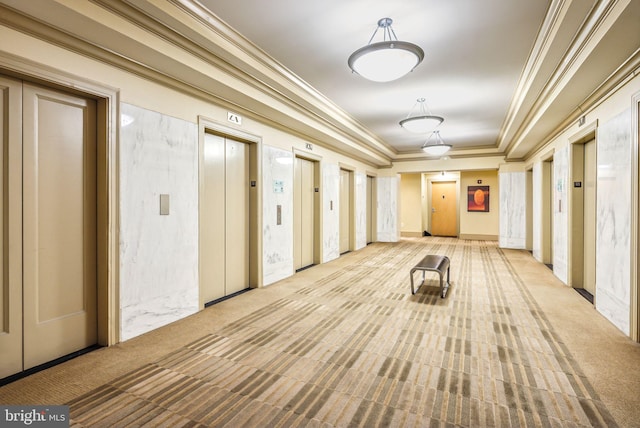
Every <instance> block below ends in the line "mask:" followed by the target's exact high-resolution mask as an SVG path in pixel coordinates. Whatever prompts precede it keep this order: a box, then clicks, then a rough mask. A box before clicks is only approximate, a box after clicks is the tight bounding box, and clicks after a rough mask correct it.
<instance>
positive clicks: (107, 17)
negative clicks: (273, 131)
mask: <svg viewBox="0 0 640 428" xmlns="http://www.w3.org/2000/svg"><path fill="white" fill-rule="evenodd" d="M44 3H46V7H45V5H44ZM178 3H180V4H181V5H184V4H187V3H191V4H196V3H195V2H186V1H180V2H178ZM141 5H142V6H147V7H148V8H149V9H150V10H152V11H156V8H157V7H159V5H160V6H162V7H163V8H169V9H168V11H170V12H171V16H173V19H174V20H177V19H180V20H181V22H183V24H182V25H183V26H185V27H190V28H196V29H199V31H200V32H199V33H192V34H190V37H186V36H185V35H183V34H181V33H180V32H179V31H176V29H174V28H171V27H168V26H167V25H166V24H165V23H163V22H161V21H158V20H157V19H155V18H154V17H153V16H150V15H149V14H148V13H147V11H146V9H145V11H144V12H143V10H141V8H140V6H141ZM158 13H159V12H158ZM165 14H166V10H165ZM206 22H207V25H206V26H203V25H201V22H196V21H195V19H194V18H193V16H191V15H187V14H186V13H185V11H184V9H181V8H177V7H176V6H175V5H174V4H173V2H167V1H162V2H158V1H154V0H131V1H130V2H125V1H123V2H112V1H106V0H92V1H91V2H86V3H81V4H78V3H77V2H74V1H72V0H49V1H46V2H43V1H42V0H31V1H29V2H20V1H18V0H5V1H4V4H3V5H0V23H2V24H3V25H6V26H7V27H9V28H12V29H14V30H17V31H20V32H23V33H25V34H28V35H30V36H32V37H35V38H38V39H40V40H44V41H46V42H48V43H52V44H54V45H56V46H59V47H62V48H64V49H66V50H69V51H71V52H74V53H77V54H80V55H83V56H86V57H89V58H92V59H95V60H98V61H100V62H103V63H105V64H109V65H111V66H115V67H118V68H120V69H122V70H125V71H127V72H130V73H132V74H134V75H137V76H139V77H142V78H145V79H149V80H151V81H154V82H157V83H160V84H161V85H163V86H166V87H170V88H172V89H175V90H177V91H180V92H182V93H186V94H188V95H190V96H194V97H197V98H199V99H203V100H205V101H208V102H212V103H215V104H217V105H219V106H221V107H223V108H228V109H231V110H234V111H236V112H238V113H239V114H243V115H245V116H248V117H251V118H253V119H255V120H257V121H260V122H262V123H265V124H267V125H269V126H272V127H275V128H277V129H280V130H284V131H286V132H288V133H291V134H293V135H296V136H298V137H300V138H303V139H305V140H308V141H310V142H313V143H314V144H317V145H319V146H322V147H326V148H328V149H330V150H332V151H335V152H337V153H340V154H344V155H346V156H349V157H352V158H354V159H356V160H358V161H361V162H363V163H366V164H368V165H372V166H386V165H390V163H391V158H392V157H393V156H395V153H394V152H393V151H392V150H390V149H389V148H388V147H387V146H386V145H384V144H383V143H382V142H381V141H380V140H377V139H376V138H375V136H373V135H372V134H370V133H368V131H366V130H365V129H364V128H363V127H362V126H361V125H360V124H359V123H357V122H355V121H354V120H353V119H351V118H348V117H347V115H346V113H344V112H342V118H343V119H344V120H341V115H336V116H335V117H334V116H333V115H334V113H335V110H336V109H337V107H336V106H335V105H331V103H330V102H329V101H328V100H327V99H326V98H324V97H323V96H322V95H321V94H319V93H318V92H317V91H315V90H313V89H312V88H311V87H309V86H308V85H307V86H306V87H305V85H303V84H302V83H301V81H300V80H299V79H297V80H296V79H293V78H291V74H290V73H286V72H284V71H283V70H282V67H281V66H277V64H275V65H274V62H273V60H264V61H267V62H269V63H270V66H269V67H264V66H260V63H259V62H258V61H256V60H255V59H253V60H252V59H251V55H247V54H245V55H244V56H242V55H240V56H234V55H233V53H234V52H233V51H234V48H233V44H231V43H230V42H229V41H228V40H229V38H230V36H229V34H232V33H234V32H233V31H232V30H231V29H230V28H228V27H227V26H226V24H225V25H221V27H219V28H218V27H214V26H212V24H211V22H210V21H206ZM217 22H221V21H219V20H218V21H217ZM214 23H215V21H214ZM220 34H222V36H220ZM234 36H235V37H236V38H235V39H234V43H235V44H238V43H241V42H242V40H243V39H242V37H241V36H240V35H238V34H237V33H235V34H234ZM207 40H209V41H210V42H209V45H204V43H205V41H207ZM213 41H215V43H217V45H216V44H213ZM244 43H249V42H248V41H245V42H244ZM226 49H229V50H231V51H232V52H231V53H229V51H227V50H226ZM235 49H237V48H235ZM254 49H256V48H255V47H254ZM252 55H258V53H256V52H253V53H252ZM262 55H263V56H264V57H265V58H268V57H267V56H266V54H262ZM229 56H231V57H233V58H236V59H234V61H236V62H237V61H240V64H236V63H232V62H230V61H229V60H228V59H229ZM263 59H264V58H263ZM240 65H244V66H245V67H243V68H241V67H240ZM256 70H259V72H258V71H256ZM254 72H255V75H254ZM325 112H328V113H325Z"/></svg>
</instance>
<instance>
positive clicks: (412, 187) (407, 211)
mask: <svg viewBox="0 0 640 428" xmlns="http://www.w3.org/2000/svg"><path fill="white" fill-rule="evenodd" d="M400 233H401V234H404V235H405V236H415V235H416V234H418V236H422V179H421V174H402V175H400Z"/></svg>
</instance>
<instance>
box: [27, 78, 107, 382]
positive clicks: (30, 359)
mask: <svg viewBox="0 0 640 428" xmlns="http://www.w3.org/2000/svg"><path fill="white" fill-rule="evenodd" d="M23 97H24V101H23V266H24V273H23V281H24V282H23V290H24V291H23V293H24V294H23V296H24V297H23V299H24V301H23V308H24V309H23V317H24V321H23V322H24V356H23V358H24V369H25V370H26V369H28V368H31V367H34V366H37V365H39V364H42V363H45V362H48V361H51V360H53V359H56V358H58V357H61V356H64V355H66V354H69V353H71V352H74V351H78V350H81V349H84V348H86V347H89V346H91V345H93V344H95V343H96V341H97V315H96V314H97V309H96V307H97V297H96V296H97V248H96V227H97V225H96V218H97V217H96V216H97V214H96V193H97V188H96V179H97V164H96V156H97V148H96V141H97V139H96V103H95V101H93V100H89V99H83V98H78V97H75V96H71V95H68V94H63V93H59V92H57V91H53V90H49V89H45V88H41V87H38V86H35V85H30V84H26V83H25V84H24V85H23Z"/></svg>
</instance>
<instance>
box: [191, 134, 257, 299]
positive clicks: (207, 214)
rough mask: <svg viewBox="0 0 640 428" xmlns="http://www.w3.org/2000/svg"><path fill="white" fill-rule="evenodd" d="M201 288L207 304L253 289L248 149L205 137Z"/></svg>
mask: <svg viewBox="0 0 640 428" xmlns="http://www.w3.org/2000/svg"><path fill="white" fill-rule="evenodd" d="M203 156H204V173H203V177H204V178H203V180H204V195H203V200H202V202H201V203H202V205H203V210H202V214H201V215H202V216H203V218H202V219H201V221H200V224H201V230H200V235H201V240H202V242H203V245H202V254H201V264H202V266H201V272H202V278H201V281H200V282H201V288H202V298H203V301H204V302H205V303H207V302H211V301H213V300H216V299H219V298H222V297H225V296H228V295H230V294H233V293H235V292H238V291H241V290H244V289H246V288H248V287H249V257H250V252H249V208H250V207H249V182H248V181H249V148H248V145H247V144H244V143H241V142H238V141H234V140H232V139H229V138H226V137H224V136H220V135H214V134H209V133H206V134H205V136H204V153H203Z"/></svg>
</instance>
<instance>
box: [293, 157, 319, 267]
mask: <svg viewBox="0 0 640 428" xmlns="http://www.w3.org/2000/svg"><path fill="white" fill-rule="evenodd" d="M314 175H315V171H314V162H312V161H308V160H306V159H301V158H298V157H296V158H295V185H294V204H295V205H294V209H293V211H294V222H293V223H294V266H295V269H296V270H298V269H302V268H305V267H307V266H311V265H312V264H313V259H314V257H313V256H314V251H313V249H314V245H315V242H314V230H315V227H314V226H315V218H314V212H315V207H314V199H315V198H314V196H315V195H314V187H315V185H314V181H315V180H314Z"/></svg>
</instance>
